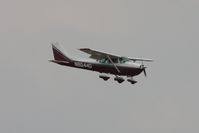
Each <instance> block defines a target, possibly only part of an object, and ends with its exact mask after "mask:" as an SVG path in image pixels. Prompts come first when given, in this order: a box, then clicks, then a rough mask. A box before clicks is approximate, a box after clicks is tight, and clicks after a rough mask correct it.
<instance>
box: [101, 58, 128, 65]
mask: <svg viewBox="0 0 199 133" xmlns="http://www.w3.org/2000/svg"><path fill="white" fill-rule="evenodd" d="M111 60H112V61H113V63H125V62H127V61H129V59H128V58H126V57H120V58H113V59H111ZM98 61H99V63H103V64H111V61H110V60H109V59H108V58H104V59H101V60H98Z"/></svg>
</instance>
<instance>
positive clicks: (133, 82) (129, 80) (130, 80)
mask: <svg viewBox="0 0 199 133" xmlns="http://www.w3.org/2000/svg"><path fill="white" fill-rule="evenodd" d="M127 81H128V82H130V83H131V84H135V83H137V81H135V80H134V79H133V77H131V78H130V79H127Z"/></svg>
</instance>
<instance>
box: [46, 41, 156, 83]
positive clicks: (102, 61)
mask: <svg viewBox="0 0 199 133" xmlns="http://www.w3.org/2000/svg"><path fill="white" fill-rule="evenodd" d="M52 50H53V55H54V60H49V61H50V62H54V63H57V64H59V65H64V66H69V67H75V68H81V69H86V70H91V71H97V72H100V73H102V74H100V75H99V77H100V78H102V79H103V80H104V81H107V80H108V79H109V78H110V76H109V74H113V75H115V78H114V80H115V81H117V82H118V83H122V82H123V81H125V79H124V78H123V77H121V76H127V77H128V79H127V81H128V82H130V83H131V84H135V83H137V81H135V80H134V79H133V77H134V76H136V75H139V74H140V73H142V72H144V75H145V77H146V76H147V74H146V70H145V69H146V67H145V66H144V64H143V61H153V60H151V59H142V58H129V57H123V56H117V55H113V54H107V53H104V52H99V51H95V50H92V49H89V48H81V49H79V50H80V51H83V52H85V53H87V54H89V55H90V58H91V59H94V60H82V59H81V60H80V59H73V58H71V57H70V56H69V55H68V54H67V53H66V52H65V51H64V49H63V47H62V46H61V45H59V44H58V43H55V44H52ZM136 61H141V62H142V64H138V63H136Z"/></svg>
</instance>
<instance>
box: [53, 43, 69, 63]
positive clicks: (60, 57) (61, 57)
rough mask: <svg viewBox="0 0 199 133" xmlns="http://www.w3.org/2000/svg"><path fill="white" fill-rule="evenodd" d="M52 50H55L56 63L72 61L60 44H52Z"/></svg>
mask: <svg viewBox="0 0 199 133" xmlns="http://www.w3.org/2000/svg"><path fill="white" fill-rule="evenodd" d="M52 50H53V55H54V59H55V60H56V61H67V62H71V61H72V59H71V58H69V56H68V55H67V54H66V52H65V50H64V48H63V47H62V46H61V45H59V44H58V43H55V44H52Z"/></svg>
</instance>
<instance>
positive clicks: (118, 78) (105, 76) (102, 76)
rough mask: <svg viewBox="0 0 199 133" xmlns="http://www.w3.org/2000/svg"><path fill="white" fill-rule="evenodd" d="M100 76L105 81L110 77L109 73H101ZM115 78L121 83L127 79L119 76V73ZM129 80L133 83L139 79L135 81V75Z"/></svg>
mask: <svg viewBox="0 0 199 133" xmlns="http://www.w3.org/2000/svg"><path fill="white" fill-rule="evenodd" d="M99 78H101V79H103V80H104V81H107V80H109V79H110V76H109V75H107V74H102V75H99ZM114 80H115V81H117V82H118V83H120V84H121V83H122V82H124V81H125V79H124V78H122V77H119V76H117V75H116V77H115V78H114ZM127 81H128V82H130V83H131V84H135V83H137V81H135V80H134V79H133V77H131V78H129V79H127Z"/></svg>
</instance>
